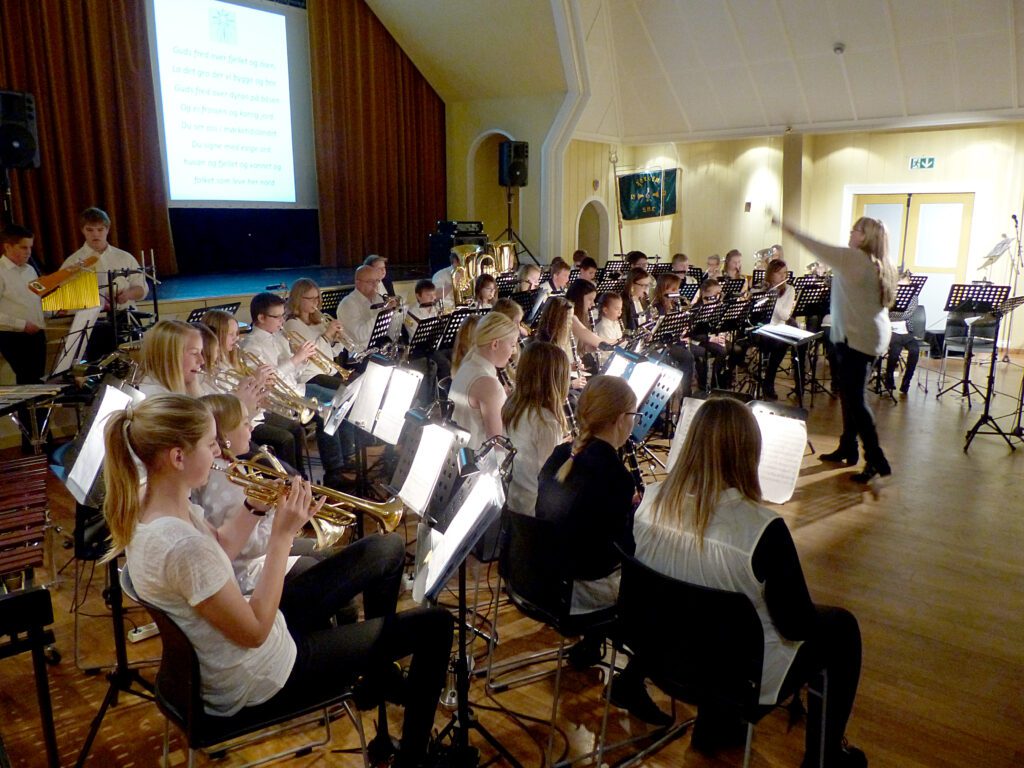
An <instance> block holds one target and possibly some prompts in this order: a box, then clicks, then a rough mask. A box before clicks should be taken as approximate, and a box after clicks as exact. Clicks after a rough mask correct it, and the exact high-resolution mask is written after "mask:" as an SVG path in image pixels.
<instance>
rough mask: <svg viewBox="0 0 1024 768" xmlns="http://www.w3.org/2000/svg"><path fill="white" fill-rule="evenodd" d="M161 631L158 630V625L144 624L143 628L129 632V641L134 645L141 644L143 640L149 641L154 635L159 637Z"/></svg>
mask: <svg viewBox="0 0 1024 768" xmlns="http://www.w3.org/2000/svg"><path fill="white" fill-rule="evenodd" d="M159 634H160V630H159V629H157V628H156V624H154V623H153V622H150V623H149V624H143V625H142V626H141V627H136V628H135V629H131V630H128V641H129V642H132V643H141V642H142V641H143V640H148V639H149V638H151V637H153V636H154V635H159Z"/></svg>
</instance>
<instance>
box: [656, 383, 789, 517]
mask: <svg viewBox="0 0 1024 768" xmlns="http://www.w3.org/2000/svg"><path fill="white" fill-rule="evenodd" d="M702 405H704V401H703V400H698V399H696V398H693V397H687V398H684V399H683V405H682V408H681V409H680V412H679V423H678V424H677V425H676V434H675V437H673V438H672V445H671V447H670V449H669V453H668V462H667V463H666V466H667V467H668V469H669V471H671V470H672V467H674V466H675V463H676V460H677V459H678V458H679V454H680V453H681V452H682V449H683V443H684V442H685V441H686V436H687V435H688V434H689V432H690V423H691V422H692V421H693V417H694V416H695V415H696V414H697V411H698V410H699V409H700V407H701V406H702ZM753 413H754V418H755V419H756V420H757V425H758V427H760V429H761V459H760V461H759V462H758V467H757V475H758V479H759V480H760V483H761V495H762V496H763V497H764V499H765V501H770V502H772V503H773V504H785V503H786V502H787V501H789V500H790V499H791V498H793V491H794V490H796V481H797V478H798V477H799V476H800V467H801V465H802V464H803V460H804V448H805V447H806V445H807V424H806V423H805V422H803V421H801V420H800V419H791V418H788V417H786V416H780V415H778V414H775V413H772V412H770V411H764V410H760V409H758V408H756V407H755V408H754V409H753Z"/></svg>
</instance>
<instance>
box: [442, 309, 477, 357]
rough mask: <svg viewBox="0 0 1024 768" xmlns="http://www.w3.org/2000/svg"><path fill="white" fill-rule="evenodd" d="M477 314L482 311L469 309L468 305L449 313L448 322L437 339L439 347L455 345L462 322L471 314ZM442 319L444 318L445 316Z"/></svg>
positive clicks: (448, 347)
mask: <svg viewBox="0 0 1024 768" xmlns="http://www.w3.org/2000/svg"><path fill="white" fill-rule="evenodd" d="M489 311H490V310H484V312H489ZM476 314H480V312H479V311H478V310H475V309H469V308H468V307H460V308H459V309H456V310H455V311H454V312H452V313H451V314H449V315H447V316H446V317H447V323H446V324H445V326H444V330H443V331H441V335H440V337H438V340H437V349H439V350H441V349H451V348H452V347H453V346H454V345H455V337H456V336H457V335H458V333H459V329H460V328H462V324H463V323H464V322H466V319H467V318H469V317H470V316H471V315H476ZM441 319H442V320H444V319H445V318H441Z"/></svg>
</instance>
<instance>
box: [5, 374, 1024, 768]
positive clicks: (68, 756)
mask: <svg viewBox="0 0 1024 768" xmlns="http://www.w3.org/2000/svg"><path fill="white" fill-rule="evenodd" d="M999 368H1000V375H999V380H998V385H997V388H998V389H999V390H1001V391H1005V392H1007V393H1013V395H1016V392H1017V389H1018V387H1019V386H1020V379H1021V369H1020V368H1018V367H1016V366H1008V365H1000V367H999ZM980 374H981V371H978V378H979V380H980V379H981V375H980ZM923 376H924V371H923V370H922V371H921V377H923ZM922 381H923V378H922ZM935 385H936V379H935V374H934V373H932V374H931V376H930V382H929V386H930V389H931V391H930V393H928V394H926V393H925V392H924V391H922V390H921V389H919V388H918V387H917V386H915V387H914V388H913V389H912V390H911V393H910V395H909V396H907V397H905V398H902V399H900V401H899V403H898V404H895V405H894V404H892V403H889V402H885V401H881V400H879V399H878V398H876V397H875V396H871V398H870V401H871V402H872V403H873V406H874V410H875V413H876V416H877V418H878V423H879V431H880V434H881V436H882V443H883V446H884V447H885V449H886V451H887V454H888V455H889V457H890V461H891V462H892V465H893V469H894V483H893V484H892V485H891V486H890V487H889V488H887V489H886V490H885V491H884V493H883V495H882V496H881V498H879V499H877V500H876V499H873V498H872V497H871V496H870V495H869V494H867V493H863V492H862V491H861V489H860V487H858V486H856V485H855V484H854V483H852V482H851V481H850V479H849V476H850V475H851V474H852V473H853V470H852V469H836V468H834V467H833V466H831V465H823V464H821V463H820V462H819V461H818V460H817V458H816V457H815V456H813V455H810V454H808V456H807V457H806V458H805V461H804V466H803V471H802V473H801V478H800V483H799V487H798V491H797V493H796V495H795V497H794V498H793V500H792V501H791V502H789V503H788V504H786V505H785V506H784V507H782V508H781V509H780V511H781V513H782V514H783V516H784V517H785V518H786V520H787V522H788V524H789V525H790V527H791V529H792V530H793V534H794V538H795V540H796V544H797V547H798V549H799V551H800V555H801V559H802V562H803V566H804V571H805V574H806V577H807V581H808V583H809V585H810V587H811V593H812V596H813V597H814V599H815V600H816V601H818V602H822V603H831V604H836V605H843V606H846V607H847V608H849V609H851V610H852V611H853V612H854V613H855V614H856V616H857V617H858V619H859V620H860V625H861V631H862V633H863V638H864V667H863V674H862V678H861V684H860V690H859V692H858V696H857V703H856V706H855V709H854V713H853V718H852V721H851V723H850V726H849V729H848V732H847V733H848V736H849V739H850V741H851V742H852V743H854V744H856V745H858V746H860V747H861V748H863V749H864V751H865V752H866V753H867V755H868V758H869V761H870V765H872V766H900V767H901V768H915V767H917V766H921V767H924V766H929V767H934V766H989V767H993V768H996V767H999V766H1024V515H1022V512H1024V499H1022V488H1024V484H1022V481H1021V477H1022V474H1024V450H1018V451H1015V452H1011V451H1010V450H1009V449H1008V447H1007V446H1006V444H1005V443H1004V442H1003V441H1002V440H1001V439H1000V438H998V437H993V436H981V437H978V438H977V439H976V440H975V442H974V443H973V445H972V446H971V449H970V452H969V453H968V454H965V453H964V451H963V444H964V436H965V432H966V431H967V429H969V427H970V426H971V425H972V424H974V422H975V421H976V420H977V418H978V417H979V416H980V413H981V403H980V400H978V399H975V401H974V403H975V404H974V407H973V408H970V409H969V408H968V407H967V405H966V404H965V403H964V402H962V401H961V400H960V399H959V398H957V397H954V396H952V395H946V396H944V397H943V398H942V399H941V400H938V401H937V400H936V399H935V388H936V386H935ZM1014 407H1015V402H1014V401H1013V400H1012V399H1011V398H1010V397H1003V396H1000V397H997V398H996V401H995V407H994V409H993V411H994V413H995V414H996V415H1000V416H1001V415H1003V414H1007V413H1009V412H1011V411H1013V409H1014ZM1011 421H1012V419H1004V420H1002V423H1003V424H1004V426H1006V427H1009V426H1011V423H1010V422H1011ZM838 422H839V407H838V404H837V403H835V402H830V401H829V400H828V399H827V398H825V397H822V396H819V397H818V398H817V399H816V400H815V403H814V407H813V409H812V410H811V416H810V422H809V427H810V433H811V441H812V443H813V446H814V448H815V449H816V450H817V451H827V450H831V449H832V448H833V447H834V446H835V436H836V435H837V434H838V429H837V425H838ZM1015 442H1017V443H1019V441H1015ZM54 485H55V489H54V496H53V500H54V509H55V511H56V513H57V514H58V516H59V517H62V518H64V522H65V524H66V525H67V528H68V530H70V527H71V525H70V520H68V518H67V516H68V514H69V509H70V505H69V502H68V500H67V498H66V494H65V493H64V491H63V489H62V488H60V487H59V486H56V484H54ZM68 556H69V552H67V551H64V550H58V556H57V558H58V563H59V564H62V563H63V562H64V560H65V559H66V558H67V557H68ZM71 570H72V567H69V568H68V569H67V570H66V571H65V572H64V581H63V584H62V585H61V586H60V587H59V588H58V589H56V590H55V591H54V593H53V594H54V602H55V612H56V613H57V614H58V619H57V625H56V633H57V641H58V647H59V649H60V651H61V652H62V654H63V656H64V660H63V661H62V663H61V664H60V665H58V666H56V667H53V668H51V670H50V671H51V677H50V680H51V687H52V690H53V695H54V702H55V711H56V720H57V732H58V741H59V745H60V750H61V755H62V763H63V764H65V765H70V764H72V763H73V762H74V756H75V755H76V754H77V752H78V750H79V748H80V747H81V745H82V742H83V740H84V738H85V734H86V732H87V730H88V726H89V721H90V720H91V718H92V716H93V714H94V712H95V711H96V709H97V707H98V705H99V702H100V701H101V699H102V697H103V694H104V693H105V691H106V682H105V680H104V678H103V677H102V676H86V675H85V674H83V673H82V672H80V671H78V670H77V669H76V667H75V664H74V660H73V644H72V622H71V618H70V615H69V613H68V608H69V605H70V601H71V593H72V583H71ZM43 579H44V580H45V579H46V575H45V574H43ZM101 581H102V577H101V574H100V573H98V572H97V574H95V575H94V578H93V583H92V587H91V590H90V599H89V601H88V602H87V604H86V610H87V611H88V612H91V613H99V612H100V610H101V608H102V604H101V602H100V599H99V597H98V586H99V583H100V582H101ZM491 581H492V583H493V581H494V579H493V574H492V580H491ZM665 610H666V611H672V610H673V607H672V606H671V605H666V606H665ZM133 618H134V620H135V621H137V622H139V623H143V622H145V621H146V619H145V617H144V616H140V615H135V616H133ZM676 621H677V626H678V631H679V632H685V631H687V629H688V628H687V617H686V616H683V615H679V616H677V617H676ZM84 623H85V633H84V636H85V641H84V653H85V654H86V656H87V657H88V660H89V662H90V663H93V664H100V663H104V661H105V660H108V659H109V658H110V656H111V654H112V647H111V644H110V643H111V641H110V628H109V624H110V621H109V619H85V622H84ZM499 627H500V636H501V638H502V644H501V646H500V649H499V653H500V655H501V656H511V655H514V654H516V653H518V652H521V651H523V650H527V649H537V648H541V647H544V646H547V645H549V644H551V643H553V641H554V640H555V637H554V635H553V634H552V633H551V632H550V631H548V630H546V629H544V628H543V627H539V626H537V625H536V624H534V623H533V622H531V621H529V620H527V619H525V618H522V617H521V616H520V615H519V614H518V613H517V612H516V611H515V609H513V608H511V607H508V606H505V607H503V608H502V609H501V613H500V619H499ZM664 640H665V642H666V643H671V642H672V637H666V638H664ZM132 652H133V654H135V655H141V656H157V655H159V640H158V639H154V640H149V641H145V642H143V643H140V644H138V645H136V646H132ZM474 652H475V654H476V655H477V656H481V655H482V653H481V652H482V647H481V644H479V643H478V644H477V646H476V647H475V649H474ZM325 673H329V670H325ZM145 674H151V673H149V672H147V673H145ZM563 685H564V688H565V689H566V690H567V691H568V694H567V695H566V697H565V698H564V700H563V702H562V704H561V706H560V711H559V714H558V717H557V720H556V723H557V726H558V729H559V732H560V734H559V737H558V741H557V751H559V752H563V751H565V750H568V751H569V753H570V754H580V753H583V752H586V751H587V750H588V749H589V748H590V745H591V743H592V740H593V736H594V733H595V731H596V730H597V728H598V727H599V723H600V714H601V703H600V695H601V673H600V672H598V671H591V672H588V673H575V672H570V673H568V674H567V675H566V676H565V677H564V678H563ZM551 690H552V681H551V680H550V679H548V680H543V681H541V682H537V683H535V684H532V685H530V686H526V687H522V688H518V689H515V690H513V691H509V692H506V693H503V694H500V695H498V696H497V697H495V698H494V699H489V698H487V697H486V696H485V695H484V694H483V691H482V687H481V685H480V683H479V682H477V683H475V684H474V687H473V691H472V694H471V698H472V701H473V703H474V704H475V705H476V707H477V713H478V714H479V715H480V719H481V721H482V722H483V723H484V724H485V725H486V726H487V727H488V728H489V729H490V730H491V731H492V732H493V733H494V734H495V736H497V738H498V739H499V740H500V741H501V742H502V743H503V744H504V745H505V746H506V747H507V748H508V749H509V750H510V751H511V752H512V753H513V754H514V755H515V756H516V757H517V758H518V759H519V760H520V761H521V762H522V763H523V764H524V765H529V766H533V765H539V764H540V755H541V746H542V745H543V744H544V741H545V739H546V725H547V722H548V719H549V712H550V702H551V695H550V694H551ZM655 696H656V699H658V700H659V701H660V702H661V703H663V704H664V705H666V706H667V705H668V702H667V700H665V699H664V698H661V697H660V694H655ZM612 713H613V717H612V721H611V722H612V730H613V734H612V735H613V737H614V736H617V735H621V734H623V733H624V732H628V733H643V732H644V728H643V726H642V724H640V723H638V722H636V721H631V720H630V719H629V718H628V717H627V716H626V715H625V713H624V712H622V711H618V710H614V709H613V710H612ZM370 714H371V713H368V714H367V715H366V716H365V717H364V722H365V725H366V727H367V729H368V731H369V732H370V733H371V734H372V732H373V721H372V717H371V716H370ZM678 714H679V716H681V717H682V716H688V715H690V714H691V713H690V711H689V710H688V709H687V708H686V707H685V706H680V708H679V710H678ZM447 716H448V712H447V711H445V710H443V709H439V711H438V719H437V724H438V726H439V727H440V726H442V725H443V724H444V722H446V719H447ZM400 717H401V712H400V710H395V711H393V712H392V713H391V717H390V720H391V721H392V732H393V733H397V732H398V730H399V723H400ZM162 732H163V720H162V718H161V716H160V715H159V713H158V711H157V709H156V707H155V705H153V704H151V703H146V702H141V701H137V700H135V699H132V698H129V699H125V700H123V703H122V704H121V705H119V706H118V707H116V708H115V709H113V710H112V711H111V712H110V713H109V714H108V715H107V717H106V719H105V720H104V724H103V728H102V729H101V731H100V735H99V738H98V739H97V742H96V745H95V746H94V748H93V754H92V757H91V760H90V764H91V765H104V766H107V765H117V766H131V765H140V766H148V765H154V764H156V762H157V760H158V756H159V753H160V743H161V738H162ZM334 734H335V736H334V743H333V745H332V746H334V747H349V746H352V745H353V743H354V742H355V738H354V735H353V729H352V727H351V725H350V724H349V723H347V722H346V721H344V720H341V721H339V722H338V723H337V724H336V727H335V729H334ZM0 735H2V737H3V739H4V742H5V743H6V747H7V750H8V752H9V754H10V758H11V762H12V764H13V765H16V766H19V765H24V766H29V765H42V764H43V761H44V758H43V748H42V743H41V738H40V734H39V729H38V720H37V712H36V707H35V700H34V696H33V688H32V682H31V668H30V663H29V658H28V657H27V656H23V657H18V658H14V659H8V660H5V661H2V662H0ZM284 742H285V740H284V739H283V738H278V739H276V740H274V741H273V742H271V743H270V744H269V745H268V746H266V747H261V748H260V749H259V750H255V751H249V752H248V753H246V755H247V756H248V757H250V758H251V757H252V756H253V755H256V754H269V753H270V751H271V750H275V751H276V749H279V748H281V746H282V744H283V743H284ZM474 743H477V746H480V748H481V751H482V752H483V754H484V756H485V758H486V757H491V756H493V754H494V753H493V751H492V750H491V749H490V747H488V746H487V745H486V744H484V743H483V742H482V740H480V739H478V738H476V737H474ZM181 746H182V744H181V740H180V738H178V737H177V736H176V735H175V736H174V737H173V740H172V748H173V749H175V750H176V751H175V753H174V759H175V761H176V763H177V764H181V762H182V759H183V755H182V751H181ZM802 750H803V726H802V725H796V726H794V727H793V728H792V730H791V731H790V730H789V726H788V718H787V715H786V714H785V713H782V712H779V713H777V714H773V715H770V716H769V717H768V718H766V719H765V720H764V721H762V723H761V724H760V725H759V726H758V728H757V731H756V734H755V739H754V756H753V765H755V766H762V767H767V766H796V765H799V763H800V759H801V755H802ZM622 756H623V753H617V754H615V755H613V758H620V757H622ZM237 762H238V761H237V760H236V758H234V757H231V758H229V759H228V760H227V761H224V762H221V763H219V764H223V765H232V764H237ZM741 763H742V752H741V750H735V751H732V752H727V753H723V754H721V755H719V756H718V758H717V759H709V758H706V757H703V756H701V755H699V754H697V753H695V752H692V751H691V750H690V749H689V737H688V736H684V737H683V738H681V739H680V740H679V741H677V742H675V743H674V744H672V745H670V746H669V747H667V748H666V749H664V750H663V751H662V752H660V753H659V754H658V755H656V756H655V757H653V758H651V759H650V760H649V761H648V762H647V763H646V764H647V765H652V766H724V765H740V764H741ZM290 764H294V765H300V766H325V765H359V764H361V763H360V761H359V759H358V758H356V757H354V756H352V755H344V754H334V753H331V752H329V751H320V752H317V753H314V754H313V755H310V756H307V757H304V758H300V759H298V760H295V761H292V762H291V763H290Z"/></svg>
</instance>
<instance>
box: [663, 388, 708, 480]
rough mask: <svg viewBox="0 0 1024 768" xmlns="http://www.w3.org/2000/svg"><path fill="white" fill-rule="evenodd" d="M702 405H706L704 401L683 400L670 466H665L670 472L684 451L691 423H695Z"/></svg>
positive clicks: (671, 451)
mask: <svg viewBox="0 0 1024 768" xmlns="http://www.w3.org/2000/svg"><path fill="white" fill-rule="evenodd" d="M702 405H704V401H703V400H699V399H697V398H696V397H684V398H683V406H682V408H680V410H679V423H678V424H676V433H675V435H674V436H673V437H672V445H671V446H670V447H669V450H668V464H666V465H665V466H666V467H667V468H668V469H669V470H671V469H672V467H673V466H675V463H676V459H678V458H679V453H680V452H681V451H682V450H683V443H684V442H685V441H686V436H687V435H688V434H689V433H690V422H691V421H693V417H694V416H696V415H697V411H698V409H700V407H701V406H702Z"/></svg>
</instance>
